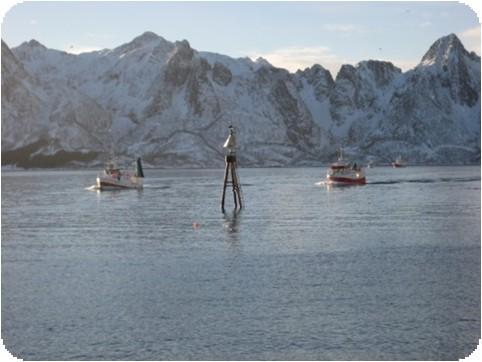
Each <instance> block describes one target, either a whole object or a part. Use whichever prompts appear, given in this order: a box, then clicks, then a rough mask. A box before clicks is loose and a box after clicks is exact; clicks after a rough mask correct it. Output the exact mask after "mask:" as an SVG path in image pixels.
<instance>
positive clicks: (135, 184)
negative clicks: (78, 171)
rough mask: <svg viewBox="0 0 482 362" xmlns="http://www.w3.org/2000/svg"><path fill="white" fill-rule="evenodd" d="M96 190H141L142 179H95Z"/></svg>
mask: <svg viewBox="0 0 482 362" xmlns="http://www.w3.org/2000/svg"><path fill="white" fill-rule="evenodd" d="M96 185H97V189H98V190H124V189H142V187H143V185H142V179H141V178H138V177H131V178H129V179H120V180H117V179H114V178H112V177H97V183H96Z"/></svg>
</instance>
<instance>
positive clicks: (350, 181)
mask: <svg viewBox="0 0 482 362" xmlns="http://www.w3.org/2000/svg"><path fill="white" fill-rule="evenodd" d="M326 179H327V183H328V184H329V185H340V186H349V185H365V184H366V179H365V177H359V178H350V177H337V176H327V178H326Z"/></svg>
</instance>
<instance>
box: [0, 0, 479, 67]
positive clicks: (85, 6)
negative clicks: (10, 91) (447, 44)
mask: <svg viewBox="0 0 482 362" xmlns="http://www.w3.org/2000/svg"><path fill="white" fill-rule="evenodd" d="M468 3H469V4H470V6H472V7H473V8H475V9H476V7H477V6H478V7H480V5H476V1H468ZM1 6H2V9H0V10H3V11H2V15H3V21H2V27H1V37H2V39H3V40H4V41H5V42H6V43H7V44H8V45H9V46H10V47H15V46H18V45H20V44H21V43H22V42H24V41H28V40H30V39H36V40H37V41H39V42H40V43H42V44H43V45H45V46H46V47H48V48H53V49H58V50H64V51H67V52H72V53H80V52H84V51H92V50H99V49H104V48H114V47H117V46H119V45H121V44H124V43H127V42H129V41H130V40H132V39H133V38H135V37H136V36H138V35H140V34H142V33H143V32H145V31H152V32H154V33H156V34H158V35H160V36H162V37H163V38H165V39H166V40H169V41H175V40H182V39H187V40H188V41H189V43H190V44H191V47H193V48H194V49H197V50H201V51H211V52H216V53H221V54H226V55H229V56H231V57H235V58H238V57H245V56H249V57H251V58H253V59H256V58H257V57H260V56H261V57H263V58H265V59H267V60H268V61H269V62H270V63H272V64H273V65H275V66H278V67H283V68H287V69H289V70H291V71H296V70H297V69H299V68H301V69H304V68H306V67H309V66H312V65H313V64H315V63H317V64H321V65H322V66H324V67H325V68H327V69H329V70H330V71H331V72H332V74H333V75H335V74H336V73H337V71H338V70H339V68H340V66H341V64H346V63H349V64H356V63H358V62H359V61H362V60H367V59H378V60H386V61H391V62H392V63H394V64H395V65H396V66H398V67H400V68H402V69H403V70H408V69H410V68H412V67H414V66H415V65H416V64H418V62H419V61H420V59H421V58H422V56H423V55H424V54H425V52H426V51H427V50H428V49H429V47H430V45H431V44H432V43H433V42H435V41H436V40H437V39H438V38H440V37H442V36H445V35H448V34H450V33H455V34H456V35H457V36H458V37H459V38H460V39H461V40H462V42H463V43H464V45H465V47H466V48H467V49H468V50H470V51H475V52H476V53H478V54H479V55H480V43H481V41H480V23H479V20H478V18H477V14H476V13H475V12H474V10H473V8H471V7H470V6H468V5H464V4H461V3H459V2H438V1H433V2H392V1H390V2H339V1H336V2H271V1H269V2H247V1H242V2H83V1H81V2H71V1H67V2H41V1H35V2H23V3H19V4H15V1H12V0H9V1H2V5H1Z"/></svg>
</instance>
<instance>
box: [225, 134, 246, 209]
mask: <svg viewBox="0 0 482 362" xmlns="http://www.w3.org/2000/svg"><path fill="white" fill-rule="evenodd" d="M223 147H224V148H226V149H227V154H226V157H225V163H226V166H225V169H224V184H223V196H222V198H221V210H222V211H223V212H224V200H225V196H226V187H227V186H228V185H229V184H230V185H231V186H232V188H233V196H234V209H235V210H237V208H238V206H239V209H240V210H241V209H242V207H243V203H242V201H241V185H240V184H239V180H238V175H237V173H236V138H235V137H234V129H233V126H229V136H228V138H227V139H226V142H225V143H224V146H223ZM229 173H231V181H229Z"/></svg>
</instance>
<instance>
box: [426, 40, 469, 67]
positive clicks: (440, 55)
mask: <svg viewBox="0 0 482 362" xmlns="http://www.w3.org/2000/svg"><path fill="white" fill-rule="evenodd" d="M463 55H469V54H468V52H467V50H465V48H464V46H463V44H462V42H461V41H460V39H459V38H458V37H457V35H455V34H449V35H447V36H444V37H442V38H440V39H438V40H437V41H436V42H435V43H433V44H432V46H431V47H430V49H429V50H428V51H427V53H425V55H424V56H423V58H422V62H421V64H423V65H431V64H440V65H447V64H448V63H449V62H450V61H451V59H457V58H459V57H460V56H463Z"/></svg>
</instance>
